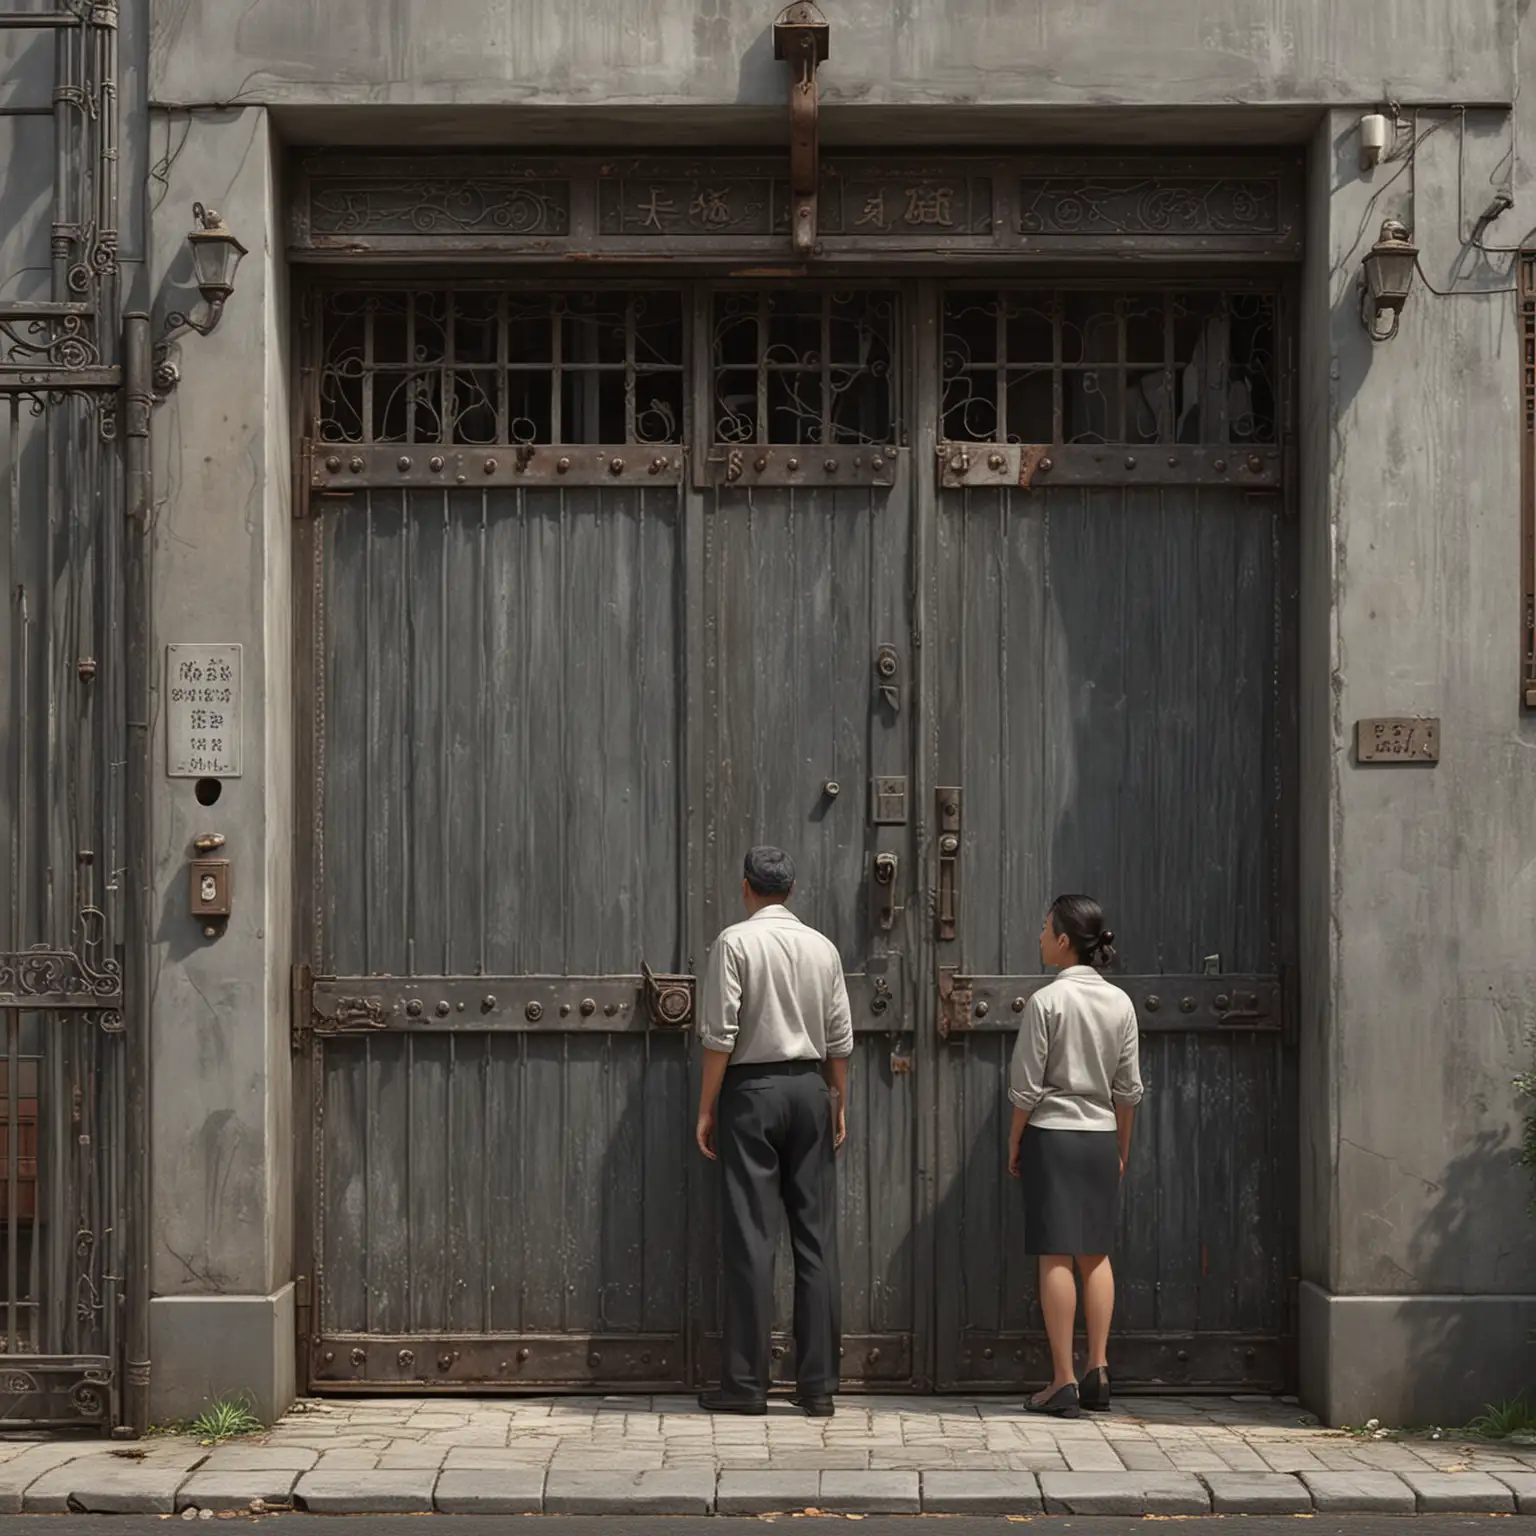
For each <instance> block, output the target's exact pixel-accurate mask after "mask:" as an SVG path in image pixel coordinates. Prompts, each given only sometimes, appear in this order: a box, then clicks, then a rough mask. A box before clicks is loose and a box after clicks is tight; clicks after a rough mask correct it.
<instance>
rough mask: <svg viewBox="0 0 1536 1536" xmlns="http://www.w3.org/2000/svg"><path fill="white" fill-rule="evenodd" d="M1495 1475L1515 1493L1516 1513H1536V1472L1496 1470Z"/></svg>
mask: <svg viewBox="0 0 1536 1536" xmlns="http://www.w3.org/2000/svg"><path fill="white" fill-rule="evenodd" d="M1493 1475H1494V1477H1496V1478H1497V1479H1498V1480H1499V1481H1500V1482H1501V1483H1503V1484H1504V1486H1505V1487H1506V1488H1508V1489H1509V1491H1510V1492H1511V1493H1512V1494H1513V1495H1514V1498H1515V1513H1516V1514H1520V1515H1536V1472H1495V1473H1494V1474H1493Z"/></svg>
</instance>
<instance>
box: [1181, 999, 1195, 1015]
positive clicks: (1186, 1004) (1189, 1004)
mask: <svg viewBox="0 0 1536 1536" xmlns="http://www.w3.org/2000/svg"><path fill="white" fill-rule="evenodd" d="M1194 1011H1195V1000H1194V998H1192V997H1181V998H1180V999H1179V1012H1180V1013H1193V1012H1194Z"/></svg>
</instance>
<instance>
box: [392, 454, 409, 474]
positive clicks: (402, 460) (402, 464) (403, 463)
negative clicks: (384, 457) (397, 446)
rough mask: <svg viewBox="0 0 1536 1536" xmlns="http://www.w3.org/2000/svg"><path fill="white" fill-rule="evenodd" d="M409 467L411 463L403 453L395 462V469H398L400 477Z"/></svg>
mask: <svg viewBox="0 0 1536 1536" xmlns="http://www.w3.org/2000/svg"><path fill="white" fill-rule="evenodd" d="M410 467H411V461H410V459H408V458H407V457H406V456H405V454H403V453H402V454H401V455H400V457H399V458H398V459H396V460H395V468H396V469H398V470H399V471H400V473H401V474H402V475H403V474H404V473H405V472H406V470H408V469H409V468H410Z"/></svg>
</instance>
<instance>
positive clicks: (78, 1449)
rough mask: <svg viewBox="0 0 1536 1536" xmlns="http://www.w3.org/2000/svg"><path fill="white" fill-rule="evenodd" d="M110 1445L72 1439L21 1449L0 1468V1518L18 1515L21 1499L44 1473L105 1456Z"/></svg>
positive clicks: (35, 1444)
mask: <svg viewBox="0 0 1536 1536" xmlns="http://www.w3.org/2000/svg"><path fill="white" fill-rule="evenodd" d="M111 1450H112V1447H111V1445H110V1444H109V1443H108V1442H106V1441H104V1440H79V1439H76V1438H75V1437H74V1436H69V1437H67V1438H61V1439H58V1440H42V1441H37V1442H35V1443H33V1444H30V1445H26V1446H24V1447H23V1448H22V1449H21V1451H20V1453H19V1454H18V1455H16V1456H13V1457H11V1459H10V1460H9V1461H7V1462H6V1463H5V1465H4V1466H0V1514H6V1515H19V1514H20V1513H21V1511H22V1495H23V1494H24V1493H25V1492H26V1491H27V1489H28V1488H30V1487H31V1486H32V1485H33V1484H34V1483H35V1482H37V1480H38V1479H39V1478H40V1477H42V1476H43V1474H44V1473H46V1472H51V1471H53V1469H54V1468H55V1467H62V1466H64V1465H66V1464H67V1463H69V1462H72V1461H76V1460H78V1459H81V1458H83V1457H89V1456H106V1455H109V1454H110V1453H111Z"/></svg>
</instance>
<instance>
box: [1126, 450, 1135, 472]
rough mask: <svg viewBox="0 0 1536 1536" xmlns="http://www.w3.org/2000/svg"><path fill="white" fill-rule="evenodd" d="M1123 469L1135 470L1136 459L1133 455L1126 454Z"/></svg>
mask: <svg viewBox="0 0 1536 1536" xmlns="http://www.w3.org/2000/svg"><path fill="white" fill-rule="evenodd" d="M1125 467H1126V468H1127V469H1135V468H1136V458H1135V455H1134V454H1129V453H1128V454H1126V456H1125Z"/></svg>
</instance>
